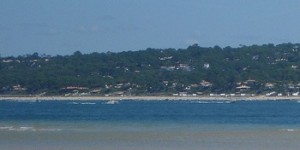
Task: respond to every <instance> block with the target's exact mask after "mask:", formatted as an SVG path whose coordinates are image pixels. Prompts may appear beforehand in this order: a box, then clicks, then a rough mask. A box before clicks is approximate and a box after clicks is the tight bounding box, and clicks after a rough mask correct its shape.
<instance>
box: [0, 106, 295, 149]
mask: <svg viewBox="0 0 300 150" xmlns="http://www.w3.org/2000/svg"><path fill="white" fill-rule="evenodd" d="M299 133H300V104H299V103H297V102H296V101H264V102H259V101H239V102H235V103H229V102H228V101H121V102H119V103H118V104H114V105H110V104H107V103H106V102H105V101H90V102H87V101H43V102H15V101H1V102H0V149H1V150H6V149H7V150H13V149H16V150H17V149H18V150H19V149H20V150H22V149H23V150H31V149H45V150H48V149H49V150H51V149H67V150H68V149H70V150H71V149H72V150H74V149H75V150H76V149H78V150H79V149H85V150H89V149H90V150H96V149H105V150H107V149H111V150H119V149H128V150H132V149H146V150H147V149H161V150H163V149H170V150H171V149H188V150H189V149H190V150H193V149H216V150H219V149H246V150H247V149H298V147H299V146H300V144H299V142H298V141H300V134H299Z"/></svg>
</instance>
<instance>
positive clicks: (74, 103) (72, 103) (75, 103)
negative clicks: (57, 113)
mask: <svg viewBox="0 0 300 150" xmlns="http://www.w3.org/2000/svg"><path fill="white" fill-rule="evenodd" d="M68 104H71V105H78V104H79V103H77V102H71V103H68Z"/></svg>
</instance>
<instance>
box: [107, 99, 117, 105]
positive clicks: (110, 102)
mask: <svg viewBox="0 0 300 150" xmlns="http://www.w3.org/2000/svg"><path fill="white" fill-rule="evenodd" d="M118 103H119V102H118V101H115V100H110V101H107V102H105V103H104V104H109V105H113V104H118Z"/></svg>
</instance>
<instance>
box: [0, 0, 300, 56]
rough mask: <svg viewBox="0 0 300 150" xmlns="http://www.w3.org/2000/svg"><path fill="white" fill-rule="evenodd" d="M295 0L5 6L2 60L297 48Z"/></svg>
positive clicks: (5, 1)
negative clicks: (195, 47)
mask: <svg viewBox="0 0 300 150" xmlns="http://www.w3.org/2000/svg"><path fill="white" fill-rule="evenodd" d="M299 6H300V1H297V0H286V1H282V0H263V1H260V0H232V1H228V0H189V1H183V0H151V1H150V0H144V1H140V0H122V1H119V0H101V1H97V0H86V1H82V0H64V1H61V0H26V1H19V0H1V1H0V19H1V22H0V56H10V55H14V56H16V55H24V54H32V53H34V52H38V53H40V54H50V55H56V54H60V55H67V54H72V53H73V52H75V51H81V52H82V53H91V52H100V53H101V52H107V51H112V52H120V51H129V50H132V51H135V50H142V49H146V48H149V47H151V48H186V47H188V46H189V45H192V44H194V43H197V44H199V45H200V46H204V47H209V46H214V45H219V46H221V47H225V46H232V47H236V46H239V45H240V44H242V45H253V44H258V45H260V44H268V43H273V44H280V43H287V42H292V43H299V42H300V40H299V39H300V34H298V32H297V31H299V29H300V21H299V20H298V18H299V17H300V13H299Z"/></svg>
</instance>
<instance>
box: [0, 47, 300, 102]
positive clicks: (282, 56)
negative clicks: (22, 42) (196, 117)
mask: <svg viewBox="0 0 300 150" xmlns="http://www.w3.org/2000/svg"><path fill="white" fill-rule="evenodd" d="M189 48H190V49H193V48H194V49H195V48H196V49H200V47H199V46H198V45H193V46H191V47H189ZM215 49H219V48H218V47H216V48H215ZM298 50H299V46H298V45H293V46H289V49H287V50H281V51H280V52H277V51H275V52H273V54H272V55H267V56H265V55H263V54H257V53H253V54H251V55H250V54H249V53H247V54H246V55H247V58H249V60H250V61H251V62H254V63H260V61H263V62H264V63H265V64H266V65H267V66H268V67H273V66H276V65H278V64H279V65H282V64H284V65H285V67H288V68H287V69H288V70H289V71H291V72H293V71H294V72H298V71H299V67H298V62H297V61H293V60H291V55H296V54H297V55H298ZM173 53H176V51H174V52H173ZM98 55H100V54H98ZM101 55H104V54H101ZM105 55H107V56H105V57H109V56H110V55H111V54H105ZM115 55H118V53H117V54H115ZM75 56H76V57H77V56H78V57H85V55H83V54H81V53H80V52H76V53H74V55H73V56H68V57H66V58H63V57H62V56H60V57H62V58H60V57H59V59H69V58H70V57H75ZM128 57H129V56H128ZM177 57H178V56H177ZM243 57H244V56H243ZM204 58H205V57H204ZM55 59H58V58H56V57H52V56H49V55H39V54H37V53H35V54H33V55H28V56H23V57H4V58H0V63H1V64H0V67H1V69H2V71H6V72H10V71H11V72H14V71H15V70H17V69H22V67H23V68H27V69H28V70H35V71H36V70H42V69H43V68H44V67H45V68H46V67H47V65H49V64H51V63H53V62H52V61H57V60H55ZM153 59H155V62H156V64H153V63H148V64H147V62H145V63H144V64H139V65H138V66H139V67H132V66H131V65H130V64H124V63H118V62H116V64H114V65H111V67H113V68H110V69H111V70H113V72H119V74H110V73H106V74H103V73H100V72H101V70H100V71H99V72H95V71H92V72H88V71H86V72H84V73H78V74H74V75H73V77H75V78H84V77H82V76H83V74H84V76H85V77H86V76H89V77H93V78H97V79H99V78H101V81H104V82H102V83H101V85H98V86H93V87H91V86H84V85H80V84H77V83H70V84H69V85H68V84H64V85H63V86H61V87H58V86H56V87H55V88H56V89H54V90H56V93H55V94H53V93H51V92H49V91H48V89H47V88H46V89H42V90H40V89H38V90H36V91H35V92H31V93H29V94H28V90H29V88H28V86H26V85H25V84H23V83H22V82H24V81H19V83H18V81H17V82H14V84H12V83H9V84H5V83H3V82H2V83H0V94H1V95H38V96H44V95H60V96H65V97H69V96H107V97H109V96H174V97H198V96H209V97H253V96H272V97H274V96H275V97H282V96H287V97H297V96H299V91H300V82H295V80H294V81H290V82H286V81H285V82H282V81H275V82H274V81H273V82H272V81H265V80H264V81H262V80H257V79H256V78H250V77H249V78H248V79H245V80H236V81H235V82H232V83H231V84H232V85H231V89H224V87H218V85H216V84H215V83H214V81H211V80H208V78H209V77H206V78H202V79H200V81H199V79H198V81H195V82H193V81H191V82H187V83H183V82H182V81H180V79H176V80H174V79H173V80H168V79H161V81H159V82H158V83H157V84H158V85H156V86H157V87H158V88H159V89H160V90H156V91H155V90H153V88H154V87H152V86H148V85H142V84H139V83H137V82H133V81H132V79H131V81H130V80H128V81H126V80H127V79H126V78H122V80H118V79H116V78H120V77H119V76H124V75H126V74H131V75H134V76H136V77H138V76H139V75H141V74H143V72H145V70H146V71H147V70H150V69H152V70H154V71H156V72H157V73H158V74H164V73H166V74H168V73H173V74H176V73H182V74H187V75H189V74H193V73H194V72H195V70H200V71H201V72H209V71H211V70H214V69H215V68H217V67H219V66H216V62H213V61H209V59H204V60H200V61H198V62H197V64H196V63H194V62H195V61H196V60H193V59H187V60H180V59H178V58H176V56H175V55H172V54H165V52H164V51H158V52H157V56H156V57H155V58H153ZM243 59H245V58H242V57H234V58H233V57H232V56H231V57H223V60H219V61H220V62H221V63H232V64H233V65H235V64H238V63H239V62H242V60H243ZM297 60H298V58H297ZM63 61H64V60H63ZM199 62H200V63H199ZM92 63H93V62H92ZM195 64H196V65H195ZM154 65H156V68H154V67H153V66H154ZM153 68H154V69H153ZM80 69H82V70H85V68H84V66H82V67H81V68H80V67H79V69H78V70H80ZM224 69H226V68H224ZM224 69H223V71H224ZM238 69H239V70H238V72H239V73H240V74H242V73H243V72H249V70H250V71H251V69H252V68H251V66H250V65H249V64H248V65H247V64H245V65H244V66H242V67H241V66H240V65H239V68H238ZM94 70H96V69H94ZM3 73H5V72H3ZM221 76H222V75H219V76H216V77H221ZM82 80H84V79H82ZM115 80H116V81H115ZM106 81H107V82H106ZM108 81H111V82H108ZM296 81H298V79H296ZM157 87H156V88H157Z"/></svg>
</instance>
